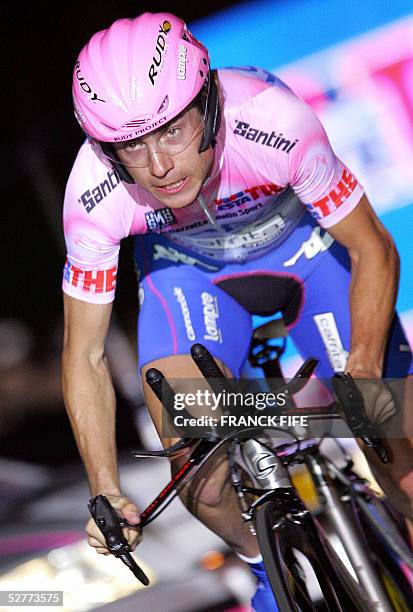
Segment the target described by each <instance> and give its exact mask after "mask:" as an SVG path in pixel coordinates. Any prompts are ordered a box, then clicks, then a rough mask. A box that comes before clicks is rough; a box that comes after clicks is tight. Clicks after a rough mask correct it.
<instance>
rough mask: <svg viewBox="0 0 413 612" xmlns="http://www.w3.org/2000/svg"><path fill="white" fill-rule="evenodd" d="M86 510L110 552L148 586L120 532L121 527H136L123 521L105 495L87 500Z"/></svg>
mask: <svg viewBox="0 0 413 612" xmlns="http://www.w3.org/2000/svg"><path fill="white" fill-rule="evenodd" d="M88 508H89V512H90V514H91V515H92V517H93V520H94V521H95V523H96V525H97V526H98V527H99V529H100V531H101V532H102V533H103V535H104V537H105V540H106V545H107V547H108V549H109V550H110V552H111V553H112V554H113V555H114V556H115V557H117V558H118V559H120V560H121V561H122V562H123V563H124V564H125V565H127V566H128V568H129V569H130V570H131V572H132V573H133V574H134V576H135V577H136V578H137V579H138V580H139V581H140V582H141V583H142V584H143V585H145V586H148V584H149V578H148V577H147V575H146V574H145V572H144V571H143V570H142V568H141V567H139V565H138V564H137V563H136V561H135V559H134V558H133V557H132V555H131V553H130V547H129V544H128V542H127V540H126V538H125V536H124V535H123V532H122V527H123V526H125V525H128V526H129V527H136V525H132V524H131V523H129V522H128V521H123V520H122V519H121V518H120V516H119V515H118V513H117V512H116V510H115V509H114V508H113V506H112V505H111V504H110V502H109V500H108V498H107V497H106V496H105V495H97V496H96V497H94V498H93V499H91V500H89V503H88Z"/></svg>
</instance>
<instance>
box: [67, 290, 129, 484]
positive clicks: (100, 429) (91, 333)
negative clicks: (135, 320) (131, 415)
mask: <svg viewBox="0 0 413 612" xmlns="http://www.w3.org/2000/svg"><path fill="white" fill-rule="evenodd" d="M111 311H112V304H111V303H109V304H91V303H88V302H84V301H81V300H77V299H75V298H72V297H70V296H68V295H64V314H65V330H64V347H63V358H62V373H63V393H64V399H65V404H66V409H67V412H68V415H69V418H70V422H71V425H72V429H73V432H74V435H75V438H76V442H77V445H78V448H79V452H80V454H81V457H82V460H83V462H84V465H85V468H86V471H87V474H88V479H89V484H90V489H91V493H92V495H97V494H98V493H103V492H105V493H108V494H113V495H119V493H120V488H119V478H118V469H117V461H116V444H115V394H114V389H113V385H112V382H111V377H110V374H109V369H108V364H107V361H106V357H105V340H106V335H107V331H108V327H109V322H110V316H111Z"/></svg>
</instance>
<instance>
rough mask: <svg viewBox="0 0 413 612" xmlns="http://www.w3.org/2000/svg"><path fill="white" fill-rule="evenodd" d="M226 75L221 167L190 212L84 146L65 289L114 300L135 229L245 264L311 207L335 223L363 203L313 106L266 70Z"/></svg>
mask: <svg viewBox="0 0 413 612" xmlns="http://www.w3.org/2000/svg"><path fill="white" fill-rule="evenodd" d="M218 74H219V79H220V85H221V91H222V93H223V96H224V105H223V109H222V120H221V127H220V130H219V133H218V136H217V144H216V146H215V149H214V162H213V167H212V171H211V173H210V175H209V177H208V179H207V180H206V182H205V183H204V185H203V187H202V190H201V192H200V194H199V196H198V198H197V200H195V201H194V202H192V203H191V204H189V205H188V206H186V207H185V208H181V209H170V208H167V207H165V205H164V204H162V203H161V202H159V201H158V200H157V199H156V198H155V197H154V196H152V195H151V194H150V193H148V192H147V191H145V190H143V189H142V188H141V187H139V185H136V184H133V185H129V184H126V183H123V182H122V181H120V179H119V177H118V175H117V173H116V172H115V171H114V170H112V169H110V168H109V167H108V166H106V165H105V164H104V163H103V162H102V161H101V160H100V159H99V158H98V157H97V155H96V154H95V153H94V152H93V150H92V148H91V146H90V144H89V143H87V142H86V143H85V144H83V146H82V147H81V148H80V151H79V153H78V155H77V158H76V160H75V163H74V166H73V169H72V172H71V174H70V177H69V180H68V183H67V187H66V193H65V202H64V233H65V239H66V245H67V261H66V265H65V269H64V275H63V290H64V292H65V293H67V294H68V295H71V296H73V297H75V298H78V299H80V300H84V301H87V302H93V303H97V304H104V303H108V302H111V301H112V300H113V298H114V294H115V286H116V271H117V263H118V256H119V249H120V242H121V240H122V238H125V237H127V236H130V235H136V234H146V233H148V232H167V233H168V236H169V237H170V239H171V240H172V241H175V242H177V243H179V244H182V245H184V246H186V247H188V248H190V249H191V250H192V251H194V252H195V253H199V254H201V255H203V256H206V257H209V258H212V259H219V260H220V261H242V260H245V259H251V258H254V257H258V256H260V255H261V254H263V253H265V252H266V251H268V250H270V249H273V248H276V247H277V244H279V243H280V242H281V241H284V240H285V239H287V238H288V235H289V234H290V233H291V232H292V231H293V229H294V227H295V226H296V224H297V223H298V221H299V220H300V219H301V217H302V215H303V214H304V213H305V211H306V210H309V212H310V213H311V215H313V216H314V217H315V218H316V219H317V221H318V223H319V224H320V226H321V227H323V228H329V227H331V226H333V225H335V224H336V223H338V221H340V220H341V219H343V218H344V217H346V215H348V214H349V213H350V211H351V210H353V208H354V207H355V206H356V205H357V204H358V202H359V201H360V198H361V196H362V195H363V189H362V187H361V185H360V184H359V183H358V181H357V179H356V178H355V177H354V176H353V175H352V173H351V172H350V171H349V170H348V169H347V168H346V166H345V165H344V164H343V163H342V162H341V161H340V160H339V159H338V158H337V157H336V156H335V154H334V152H333V150H332V148H331V145H330V143H329V140H328V138H327V135H326V133H325V131H324V129H323V127H322V125H321V123H320V121H319V120H318V118H317V116H316V115H315V114H314V111H313V110H312V109H311V108H310V107H309V106H308V105H307V104H305V103H304V102H303V101H302V100H301V99H300V98H299V97H298V96H297V95H295V94H294V93H293V92H292V91H291V90H290V89H289V88H288V87H287V86H286V85H285V84H284V83H282V82H281V81H279V80H278V79H277V78H276V77H274V75H272V74H270V73H267V72H265V71H263V70H260V69H255V68H249V69H226V70H220V71H219V72H218Z"/></svg>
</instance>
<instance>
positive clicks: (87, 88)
mask: <svg viewBox="0 0 413 612" xmlns="http://www.w3.org/2000/svg"><path fill="white" fill-rule="evenodd" d="M75 75H76V79H77V80H78V82H79V87H80V88H81V89H82V91H84V92H85V94H87V95H88V96H89V99H90V100H91V101H92V102H106V100H102V98H99V96H98V94H97V93H96V92H95V91H93V90H92V88H91V86H90V85H89V83H87V82H86V79H85V77H84V76H83V75H82V71H81V69H80V62H79V60H78V61H77V62H76V64H75Z"/></svg>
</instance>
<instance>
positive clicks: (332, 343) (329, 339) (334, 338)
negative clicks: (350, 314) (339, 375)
mask: <svg viewBox="0 0 413 612" xmlns="http://www.w3.org/2000/svg"><path fill="white" fill-rule="evenodd" d="M313 318H314V321H315V324H316V325H317V328H318V331H319V332H320V336H321V338H322V340H323V343H324V346H325V347H326V351H327V356H328V359H329V361H330V365H331V367H332V368H333V370H334V372H344V369H345V367H346V362H347V357H348V352H347V351H345V350H344V348H343V344H342V342H341V338H340V334H339V333H338V329H337V325H336V321H335V319H334V314H333V313H332V312H324V313H322V314H318V315H314V317H313Z"/></svg>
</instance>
